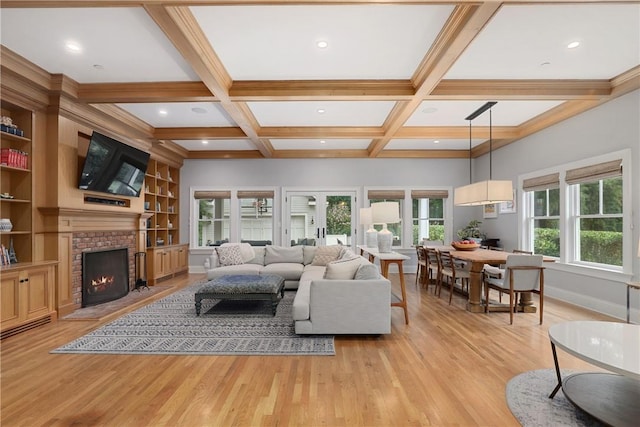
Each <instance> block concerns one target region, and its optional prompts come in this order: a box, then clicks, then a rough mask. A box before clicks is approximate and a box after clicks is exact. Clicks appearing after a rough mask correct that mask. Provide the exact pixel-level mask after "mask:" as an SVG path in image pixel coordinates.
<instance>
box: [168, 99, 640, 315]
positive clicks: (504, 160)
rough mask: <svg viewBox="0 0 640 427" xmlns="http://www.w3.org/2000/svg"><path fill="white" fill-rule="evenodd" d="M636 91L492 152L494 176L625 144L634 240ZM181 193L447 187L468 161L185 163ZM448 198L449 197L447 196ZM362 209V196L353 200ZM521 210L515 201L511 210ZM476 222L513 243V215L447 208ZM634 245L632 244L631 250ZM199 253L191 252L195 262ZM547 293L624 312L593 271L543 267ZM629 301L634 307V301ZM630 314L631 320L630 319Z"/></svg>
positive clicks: (482, 161) (638, 198)
mask: <svg viewBox="0 0 640 427" xmlns="http://www.w3.org/2000/svg"><path fill="white" fill-rule="evenodd" d="M639 117H640V91H635V92H633V93H631V94H627V95H625V96H623V97H621V98H618V99H615V100H613V101H611V102H609V103H607V104H604V105H602V106H600V107H597V108H594V109H592V110H589V111H587V112H585V113H583V114H581V115H579V116H577V117H574V118H571V119H569V120H566V121H564V122H562V123H559V124H557V125H555V126H552V127H550V128H548V129H545V130H543V131H541V132H538V133H536V134H534V135H531V136H529V137H527V138H524V139H522V140H520V141H517V142H515V143H513V144H510V145H508V146H506V147H504V148H501V149H499V150H497V151H495V152H494V153H493V155H492V156H493V159H492V163H493V178H494V179H512V180H513V182H514V184H515V183H517V178H518V175H520V174H523V173H527V172H532V171H536V170H540V169H545V168H548V167H551V166H555V165H558V164H563V163H568V162H571V161H575V160H580V159H584V158H588V157H593V156H597V155H600V154H604V153H607V152H611V151H616V150H621V149H624V148H630V149H631V150H632V153H633V159H634V162H633V186H634V188H633V191H632V192H633V197H634V200H633V207H634V213H633V221H634V230H635V231H634V233H635V235H634V237H633V239H632V241H633V242H634V244H635V242H638V229H639V228H640V226H639V219H638V217H639V216H640V214H639V212H640V195H639V193H640V124H639ZM473 171H474V180H482V179H487V178H488V175H489V158H488V155H485V156H483V157H481V158H479V159H476V160H474V164H473ZM180 173H181V184H180V185H181V189H180V190H181V194H182V195H188V194H189V188H190V187H192V186H212V187H218V188H219V187H223V188H224V187H244V186H275V187H310V188H321V187H330V188H335V187H341V186H344V187H351V188H353V187H360V188H361V190H362V189H363V188H364V187H365V186H400V187H412V186H413V187H424V186H451V188H452V189H453V188H455V187H457V186H460V185H466V184H468V183H469V163H468V160H465V159H445V160H441V159H249V160H187V161H185V163H184V166H183V168H182V169H181V172H180ZM452 196H453V195H452ZM358 205H359V206H362V200H359V203H358ZM517 208H518V209H520V206H518V207H517ZM180 212H181V213H182V215H181V217H180V235H181V236H182V237H181V240H182V243H188V238H189V229H188V224H189V200H188V197H182V198H181V200H180ZM473 218H475V219H480V220H482V221H483V227H482V229H483V231H484V232H485V233H486V234H487V235H488V237H496V238H500V239H501V240H500V243H501V244H502V245H503V246H504V247H505V248H506V249H508V250H510V249H513V248H515V247H517V246H518V239H517V232H518V225H517V218H518V214H503V215H499V216H498V218H496V219H482V208H480V207H472V208H469V207H459V208H455V209H454V232H455V230H457V229H459V228H462V227H463V226H464V225H466V223H467V222H468V221H469V220H470V219H473ZM636 252H637V248H635V247H634V254H635V253H636ZM200 258H201V257H197V256H195V257H194V256H192V257H190V264H191V265H200V264H201V261H202V260H201V259H200ZM638 261H639V260H638V259H637V258H635V256H634V262H635V264H634V273H635V276H636V278H638V277H640V274H638V273H639V271H640V262H638ZM546 284H547V287H546V290H547V294H548V295H549V296H554V297H557V298H561V299H565V300H568V301H571V302H574V303H577V304H579V305H583V306H586V307H589V308H592V309H594V310H597V311H601V312H604V313H607V314H610V315H614V316H616V317H619V318H623V317H624V316H625V310H626V308H625V304H626V300H625V295H626V294H625V290H626V287H625V286H624V283H623V281H620V280H610V279H598V278H596V277H593V275H583V274H579V273H575V272H566V271H557V270H553V269H552V268H548V271H547V276H546ZM639 299H640V298H636V299H635V300H634V304H635V305H634V307H636V313H635V314H636V315H637V307H638V300H639ZM636 318H637V317H636Z"/></svg>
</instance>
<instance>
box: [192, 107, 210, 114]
mask: <svg viewBox="0 0 640 427" xmlns="http://www.w3.org/2000/svg"><path fill="white" fill-rule="evenodd" d="M191 111H193V112H194V113H196V114H205V113H206V112H207V110H206V109H204V108H202V107H193V108H192V109H191Z"/></svg>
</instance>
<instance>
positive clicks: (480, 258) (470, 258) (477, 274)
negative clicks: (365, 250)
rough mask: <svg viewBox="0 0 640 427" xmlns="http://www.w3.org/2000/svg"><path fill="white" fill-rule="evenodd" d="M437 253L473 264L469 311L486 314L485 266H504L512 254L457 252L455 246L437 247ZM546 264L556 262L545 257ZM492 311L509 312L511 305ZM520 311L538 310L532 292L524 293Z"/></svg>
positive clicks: (493, 307)
mask: <svg viewBox="0 0 640 427" xmlns="http://www.w3.org/2000/svg"><path fill="white" fill-rule="evenodd" d="M435 249H436V250H437V251H446V252H449V253H450V254H451V256H452V257H453V258H456V259H459V260H462V261H464V262H468V263H471V269H470V275H469V276H470V277H469V298H468V300H467V310H468V311H470V312H472V313H484V305H483V302H482V274H483V269H484V266H485V264H489V265H495V266H498V265H502V264H505V263H506V262H507V257H508V256H509V255H513V254H512V253H511V252H505V251H496V250H490V249H481V248H477V249H475V250H466V251H464V250H462V251H461V250H457V249H455V248H454V247H453V246H449V245H442V246H435ZM543 261H544V262H554V261H555V259H554V258H551V257H543ZM490 306H491V311H509V304H499V303H491V302H490ZM517 307H518V311H522V312H525V313H535V312H536V311H537V308H536V307H535V305H534V304H533V301H532V299H531V293H530V292H523V293H521V296H520V302H519V303H518V306H517Z"/></svg>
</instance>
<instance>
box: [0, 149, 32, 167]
mask: <svg viewBox="0 0 640 427" xmlns="http://www.w3.org/2000/svg"><path fill="white" fill-rule="evenodd" d="M28 159H29V154H28V153H27V152H26V151H22V150H16V149H15V148H2V150H1V151H0V164H2V165H4V166H10V167H12V168H20V169H28V168H29V160H28Z"/></svg>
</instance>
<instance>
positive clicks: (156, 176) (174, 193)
mask: <svg viewBox="0 0 640 427" xmlns="http://www.w3.org/2000/svg"><path fill="white" fill-rule="evenodd" d="M179 174H180V170H179V169H178V168H174V167H171V166H168V165H167V164H164V163H161V162H159V161H157V160H153V159H151V160H149V166H148V168H147V174H146V176H145V193H144V208H145V212H147V213H149V214H152V216H151V217H150V218H149V219H148V220H147V247H148V248H151V247H156V246H169V245H173V244H177V243H178V242H179V237H180V236H179V234H178V219H179V216H178V190H179V178H180V176H179Z"/></svg>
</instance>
